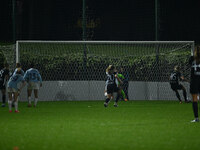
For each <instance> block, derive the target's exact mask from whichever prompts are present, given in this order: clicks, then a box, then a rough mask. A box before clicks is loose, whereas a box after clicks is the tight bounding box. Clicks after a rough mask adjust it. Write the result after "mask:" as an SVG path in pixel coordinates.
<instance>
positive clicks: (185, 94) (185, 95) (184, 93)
mask: <svg viewBox="0 0 200 150" xmlns="http://www.w3.org/2000/svg"><path fill="white" fill-rule="evenodd" d="M183 97H184V99H185V101H186V102H187V93H186V91H185V90H184V91H183Z"/></svg>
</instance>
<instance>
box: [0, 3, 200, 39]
mask: <svg viewBox="0 0 200 150" xmlns="http://www.w3.org/2000/svg"><path fill="white" fill-rule="evenodd" d="M158 2H159V5H158V6H159V7H158V12H159V14H158V17H159V20H158V24H159V29H158V31H159V40H195V41H196V42H199V41H200V36H199V34H200V28H199V23H200V13H199V10H200V2H199V1H182V0H167V1H166V0H165V1H163V0H158ZM86 6H87V8H86V16H87V39H88V40H155V0H123V1H122V0H86ZM0 11H1V12H0V35H1V36H0V41H2V42H13V26H12V25H13V20H12V0H4V1H3V2H1V5H0ZM15 18H16V21H15V23H16V26H15V28H16V36H15V37H16V40H19V39H26V40H27V39H30V40H81V39H82V29H81V27H82V23H81V21H82V0H16V11H15Z"/></svg>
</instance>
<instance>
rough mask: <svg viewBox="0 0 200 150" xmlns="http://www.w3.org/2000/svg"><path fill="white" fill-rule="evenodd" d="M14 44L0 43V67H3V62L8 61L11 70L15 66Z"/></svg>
mask: <svg viewBox="0 0 200 150" xmlns="http://www.w3.org/2000/svg"><path fill="white" fill-rule="evenodd" d="M15 58H16V52H15V45H14V44H10V45H0V68H2V67H3V64H4V63H8V64H9V66H10V70H11V71H13V70H14V68H15Z"/></svg>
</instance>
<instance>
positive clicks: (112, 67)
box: [106, 65, 115, 74]
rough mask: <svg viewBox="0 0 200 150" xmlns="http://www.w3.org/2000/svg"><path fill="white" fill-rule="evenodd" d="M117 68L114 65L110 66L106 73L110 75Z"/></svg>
mask: <svg viewBox="0 0 200 150" xmlns="http://www.w3.org/2000/svg"><path fill="white" fill-rule="evenodd" d="M114 69H115V67H114V66H113V65H109V66H108V68H107V69H106V72H107V73H109V74H110V71H112V70H114Z"/></svg>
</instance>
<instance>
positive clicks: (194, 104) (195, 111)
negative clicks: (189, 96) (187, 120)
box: [192, 102, 199, 118]
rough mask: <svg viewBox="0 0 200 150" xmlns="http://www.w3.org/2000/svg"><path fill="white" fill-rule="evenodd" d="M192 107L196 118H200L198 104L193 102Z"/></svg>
mask: <svg viewBox="0 0 200 150" xmlns="http://www.w3.org/2000/svg"><path fill="white" fill-rule="evenodd" d="M192 107H193V112H194V117H195V118H198V117H199V115H198V103H197V102H193V103H192Z"/></svg>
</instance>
